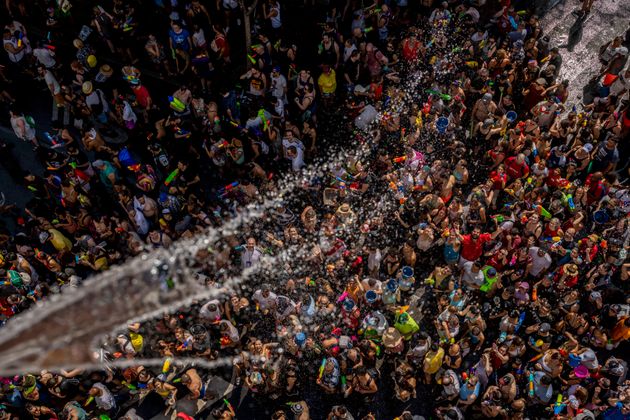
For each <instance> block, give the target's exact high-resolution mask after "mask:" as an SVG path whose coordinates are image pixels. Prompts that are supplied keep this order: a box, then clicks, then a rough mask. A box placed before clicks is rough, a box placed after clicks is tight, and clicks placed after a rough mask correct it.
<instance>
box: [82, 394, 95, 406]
mask: <svg viewBox="0 0 630 420" xmlns="http://www.w3.org/2000/svg"><path fill="white" fill-rule="evenodd" d="M92 401H94V397H93V396H90V397H88V399H87V400H85V404H83V407H87V406H88V405H90V404H92Z"/></svg>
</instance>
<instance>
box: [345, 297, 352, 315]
mask: <svg viewBox="0 0 630 420" xmlns="http://www.w3.org/2000/svg"><path fill="white" fill-rule="evenodd" d="M343 309H344V310H345V311H346V312H350V311H352V310H353V309H354V300H352V299H350V298H345V299H344V300H343Z"/></svg>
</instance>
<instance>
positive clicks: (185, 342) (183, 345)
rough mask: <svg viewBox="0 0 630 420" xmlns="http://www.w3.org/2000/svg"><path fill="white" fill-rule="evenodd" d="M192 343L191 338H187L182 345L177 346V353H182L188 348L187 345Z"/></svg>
mask: <svg viewBox="0 0 630 420" xmlns="http://www.w3.org/2000/svg"><path fill="white" fill-rule="evenodd" d="M191 342H192V337H189V338H187V339H186V340H184V342H183V343H182V344H180V345H179V346H177V351H183V350H185V349H187V348H188V345H189V344H190V343H191Z"/></svg>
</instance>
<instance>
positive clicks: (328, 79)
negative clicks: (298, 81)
mask: <svg viewBox="0 0 630 420" xmlns="http://www.w3.org/2000/svg"><path fill="white" fill-rule="evenodd" d="M317 84H318V85H319V88H320V89H321V91H322V93H325V94H331V93H335V91H336V90H337V76H336V74H335V71H334V70H333V69H330V72H329V73H322V74H321V75H320V76H319V79H317Z"/></svg>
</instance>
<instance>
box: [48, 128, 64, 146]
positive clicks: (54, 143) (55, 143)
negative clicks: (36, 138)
mask: <svg viewBox="0 0 630 420" xmlns="http://www.w3.org/2000/svg"><path fill="white" fill-rule="evenodd" d="M44 137H45V138H46V140H48V141H49V142H50V144H52V148H53V149H55V148H57V147H61V146H63V142H60V141H57V140H58V138H57V136H52V135H51V134H50V133H49V132H48V131H46V132H44Z"/></svg>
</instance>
